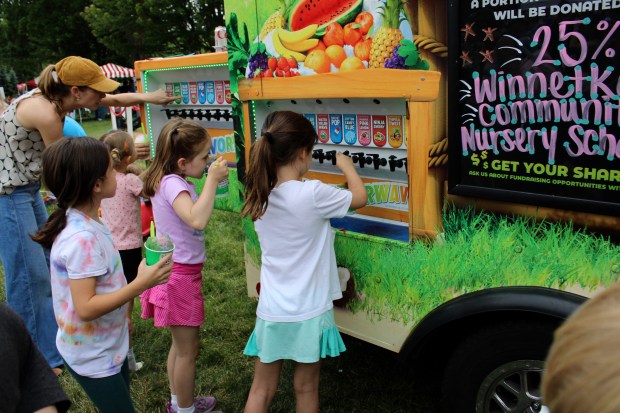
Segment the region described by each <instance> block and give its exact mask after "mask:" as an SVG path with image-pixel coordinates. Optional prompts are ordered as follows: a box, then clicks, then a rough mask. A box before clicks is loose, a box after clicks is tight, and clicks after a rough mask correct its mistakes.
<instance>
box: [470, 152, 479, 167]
mask: <svg viewBox="0 0 620 413" xmlns="http://www.w3.org/2000/svg"><path fill="white" fill-rule="evenodd" d="M471 163H472V164H474V166H478V164H479V163H480V159H478V154H477V153H474V154H473V155H472V156H471Z"/></svg>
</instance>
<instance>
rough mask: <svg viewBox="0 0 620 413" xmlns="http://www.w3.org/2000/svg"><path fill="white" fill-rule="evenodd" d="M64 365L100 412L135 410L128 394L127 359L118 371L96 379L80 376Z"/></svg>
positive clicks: (118, 412)
mask: <svg viewBox="0 0 620 413" xmlns="http://www.w3.org/2000/svg"><path fill="white" fill-rule="evenodd" d="M65 367H66V368H67V370H68V371H69V373H71V375H72V376H73V378H74V379H75V381H77V382H78V383H79V385H80V386H82V388H83V389H84V391H85V392H86V394H87V395H88V397H89V398H90V399H91V400H92V401H93V403H94V404H95V406H96V407H97V409H99V411H100V412H101V413H135V412H136V410H135V409H134V407H133V403H132V401H131V395H130V394H129V365H128V363H127V359H125V362H124V363H123V367H121V371H120V372H119V373H117V374H115V375H113V376H108V377H101V378H98V379H93V378H91V377H85V376H80V375H79V374H77V373H76V372H75V371H73V369H72V368H71V367H69V365H68V364H67V362H65Z"/></svg>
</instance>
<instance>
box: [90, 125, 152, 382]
mask: <svg viewBox="0 0 620 413" xmlns="http://www.w3.org/2000/svg"><path fill="white" fill-rule="evenodd" d="M100 140H101V141H102V142H103V143H105V144H106V146H107V147H108V150H109V151H110V156H111V158H112V164H113V165H114V170H115V171H116V194H115V195H114V196H113V197H112V198H106V199H103V200H102V201H101V216H102V218H103V220H104V221H105V224H106V226H107V227H108V229H109V230H110V233H111V234H112V240H113V241H114V247H115V248H116V249H117V250H118V252H119V253H120V255H121V263H122V264H123V272H124V273H125V278H126V279H127V283H130V282H132V281H133V280H134V279H135V278H136V275H137V274H138V266H139V265H140V261H142V224H141V223H142V220H141V216H140V195H142V190H143V188H144V184H143V182H142V180H141V179H140V178H139V177H138V176H137V175H135V174H134V173H131V172H129V171H128V167H129V166H130V165H131V166H135V165H133V161H134V160H136V149H135V146H134V142H133V138H132V136H131V135H130V134H128V133H127V132H125V131H121V130H114V131H110V132H108V133H106V134H104V135H103V136H102V137H101V138H100ZM128 311H129V320H131V314H132V312H133V300H132V301H130V302H129V306H128ZM132 330H133V329H132ZM132 333H133V331H132ZM129 338H130V340H129V353H128V354H127V361H128V362H129V371H137V370H139V369H140V368H142V364H143V363H142V362H136V356H135V355H134V352H133V345H132V343H133V334H130V337H129Z"/></svg>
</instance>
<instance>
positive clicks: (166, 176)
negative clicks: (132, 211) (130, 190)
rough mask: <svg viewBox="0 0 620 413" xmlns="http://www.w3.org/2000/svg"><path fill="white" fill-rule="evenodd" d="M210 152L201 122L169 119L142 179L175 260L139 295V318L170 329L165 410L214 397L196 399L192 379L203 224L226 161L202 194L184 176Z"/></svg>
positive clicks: (200, 405)
mask: <svg viewBox="0 0 620 413" xmlns="http://www.w3.org/2000/svg"><path fill="white" fill-rule="evenodd" d="M210 151H211V137H210V136H209V133H208V132H207V130H206V129H205V128H204V126H202V125H201V124H200V123H198V122H196V121H192V120H188V119H172V120H170V121H168V122H167V123H166V124H165V125H164V127H163V128H162V130H161V133H160V135H159V139H158V141H157V147H156V155H155V159H154V160H153V163H152V164H151V166H150V167H149V169H148V170H147V172H146V176H145V181H144V193H145V194H146V196H149V197H151V203H152V206H153V216H154V218H155V227H156V228H157V233H158V235H164V234H165V235H168V236H170V238H171V239H172V241H173V242H174V245H175V249H174V253H173V256H174V260H175V264H174V268H173V270H172V275H171V277H170V280H169V281H168V283H167V284H166V285H165V286H159V287H155V288H152V289H150V290H148V291H146V292H145V293H144V294H142V296H141V297H140V301H141V303H142V318H154V324H155V326H156V327H169V328H170V332H171V333H172V345H171V346H170V352H169V353H168V361H167V371H168V381H169V385H170V393H171V400H170V402H167V403H166V409H167V411H168V412H169V413H171V412H179V413H191V412H194V411H196V412H208V411H211V410H212V409H213V407H214V406H215V403H216V402H215V398H213V397H205V396H202V397H197V398H194V378H195V375H196V357H197V356H198V350H199V344H200V342H199V327H200V325H202V323H203V322H204V302H203V297H202V273H201V271H202V266H203V264H204V262H205V259H206V256H205V238H204V228H205V226H206V225H207V223H208V222H209V219H210V218H211V213H212V212H213V206H214V202H215V190H216V187H217V183H218V182H219V181H221V180H223V179H225V178H226V177H227V176H228V166H227V164H226V161H225V160H224V159H223V158H219V159H218V160H217V161H216V162H215V163H213V164H212V165H211V166H210V167H209V171H208V172H209V173H208V175H207V178H206V182H205V184H204V187H203V190H202V193H201V194H200V196H197V195H196V191H195V189H194V185H193V184H192V183H191V182H189V181H188V180H187V179H186V178H189V177H191V178H201V177H202V176H203V173H204V171H205V167H206V165H207V161H208V159H209V153H210Z"/></svg>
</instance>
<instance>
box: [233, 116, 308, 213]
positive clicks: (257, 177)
mask: <svg viewBox="0 0 620 413" xmlns="http://www.w3.org/2000/svg"><path fill="white" fill-rule="evenodd" d="M317 140H318V137H317V135H316V131H315V130H314V126H312V123H310V121H309V120H308V119H307V118H306V117H305V116H303V115H300V114H299V113H296V112H291V111H276V112H271V113H270V114H269V115H267V117H266V118H265V122H264V123H263V129H262V132H261V137H260V138H259V139H257V140H256V141H255V142H254V143H252V147H251V148H250V161H249V163H248V169H247V174H246V179H245V181H246V185H245V203H244V205H243V209H242V210H241V214H242V216H243V217H247V216H248V215H249V216H250V217H251V218H252V221H256V220H257V219H259V218H260V217H262V216H263V214H264V213H265V211H266V210H267V206H268V205H269V194H270V193H271V190H272V189H273V188H274V187H275V186H276V184H277V183H278V168H279V167H281V166H283V165H287V164H289V163H290V162H293V161H294V159H295V157H296V156H298V155H299V153H300V152H301V151H306V152H309V151H311V150H312V147H313V146H314V144H315V143H316V141H317Z"/></svg>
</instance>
